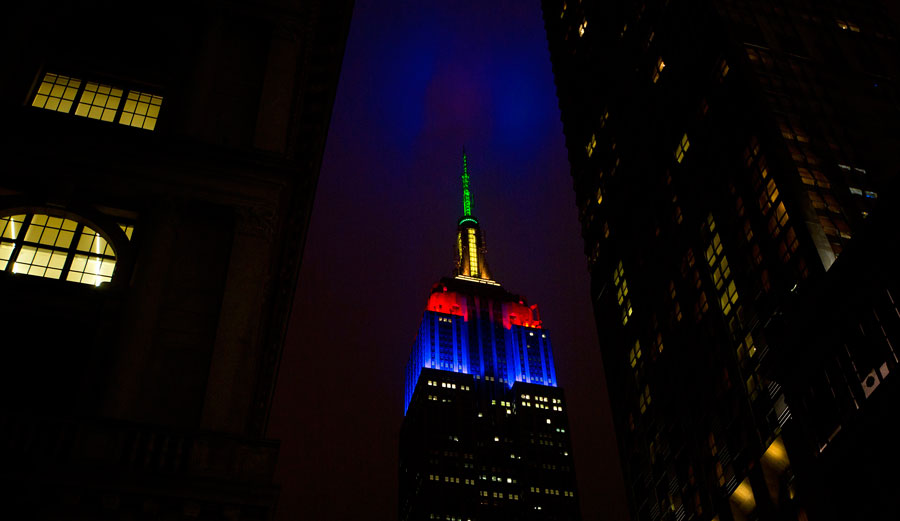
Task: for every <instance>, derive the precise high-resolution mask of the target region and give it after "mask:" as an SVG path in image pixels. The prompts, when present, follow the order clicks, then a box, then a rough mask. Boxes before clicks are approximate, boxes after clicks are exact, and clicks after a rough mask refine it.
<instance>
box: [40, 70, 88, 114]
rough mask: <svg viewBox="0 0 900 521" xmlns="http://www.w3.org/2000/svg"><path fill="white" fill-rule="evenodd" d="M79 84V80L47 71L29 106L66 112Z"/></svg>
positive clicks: (70, 106)
mask: <svg viewBox="0 0 900 521" xmlns="http://www.w3.org/2000/svg"><path fill="white" fill-rule="evenodd" d="M80 86H81V80H78V79H75V78H70V77H68V76H61V75H58V74H52V73H49V72H48V73H47V74H44V79H43V80H41V85H40V86H39V87H38V91H37V94H36V95H35V96H34V100H32V101H31V106H32V107H37V108H41V109H47V110H55V111H58V112H66V113H68V112H69V111H70V110H72V103H74V101H75V95H76V94H77V93H78V87H80Z"/></svg>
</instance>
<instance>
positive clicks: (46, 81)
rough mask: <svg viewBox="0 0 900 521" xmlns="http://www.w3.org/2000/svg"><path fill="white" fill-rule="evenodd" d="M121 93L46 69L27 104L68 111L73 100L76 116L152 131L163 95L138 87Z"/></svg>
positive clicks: (115, 89)
mask: <svg viewBox="0 0 900 521" xmlns="http://www.w3.org/2000/svg"><path fill="white" fill-rule="evenodd" d="M125 92H126V91H125V89H123V88H120V87H115V86H112V85H105V84H102V83H99V82H95V81H88V82H82V80H80V79H77V78H70V77H68V76H63V75H60V74H54V73H51V72H48V73H45V74H44V77H43V79H42V80H41V84H40V85H39V86H38V90H37V92H36V93H35V95H34V99H33V100H32V102H31V105H32V106H33V107H37V108H42V109H47V110H53V111H57V112H63V113H66V114H70V113H72V107H73V105H75V100H76V99H77V100H78V105H77V106H76V107H75V111H74V113H75V115H76V116H81V117H86V118H89V119H97V120H100V121H105V122H107V123H112V122H115V121H118V122H119V123H120V124H122V125H125V126H129V127H136V128H142V129H145V130H151V131H152V130H154V129H155V128H156V123H157V121H158V119H159V111H160V108H161V107H162V101H163V97H162V96H159V95H156V94H151V93H148V92H142V91H138V90H128V91H127V94H124V93H125ZM123 94H124V95H123ZM123 99H124V103H123Z"/></svg>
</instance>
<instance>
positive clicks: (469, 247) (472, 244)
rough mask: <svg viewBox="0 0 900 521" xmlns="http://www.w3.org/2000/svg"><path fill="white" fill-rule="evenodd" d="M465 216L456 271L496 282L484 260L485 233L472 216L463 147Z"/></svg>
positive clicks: (462, 222)
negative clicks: (492, 278)
mask: <svg viewBox="0 0 900 521" xmlns="http://www.w3.org/2000/svg"><path fill="white" fill-rule="evenodd" d="M462 186H463V216H462V217H460V218H459V223H458V226H459V233H458V235H457V237H456V271H455V272H454V275H455V276H456V277H457V278H464V279H469V280H474V281H477V282H484V283H487V284H495V285H498V286H499V284H497V283H496V282H494V281H493V280H491V276H490V275H489V274H488V269H487V264H486V263H485V260H484V253H485V246H484V234H483V233H482V231H481V228H480V227H479V226H478V219H476V218H475V217H474V216H472V193H471V192H470V191H469V163H468V158H467V157H466V149H465V148H463V169H462Z"/></svg>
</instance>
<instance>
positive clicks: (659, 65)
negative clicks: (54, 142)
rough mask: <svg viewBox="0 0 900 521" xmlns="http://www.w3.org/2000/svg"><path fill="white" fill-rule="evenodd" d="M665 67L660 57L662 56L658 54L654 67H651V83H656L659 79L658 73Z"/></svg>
mask: <svg viewBox="0 0 900 521" xmlns="http://www.w3.org/2000/svg"><path fill="white" fill-rule="evenodd" d="M665 68H666V62H664V61H663V59H662V56H660V57H659V58H658V59H657V60H656V67H654V68H653V75H652V77H651V79H652V80H653V83H656V82H657V81H659V75H660V73H662V71H663V69H665Z"/></svg>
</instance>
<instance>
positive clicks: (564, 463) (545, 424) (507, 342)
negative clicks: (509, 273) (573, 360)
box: [399, 155, 580, 521]
mask: <svg viewBox="0 0 900 521" xmlns="http://www.w3.org/2000/svg"><path fill="white" fill-rule="evenodd" d="M465 161H466V159H465V155H464V156H463V201H464V202H463V217H461V218H460V220H459V225H458V235H457V246H456V250H457V257H456V269H455V270H454V276H453V277H446V278H443V279H441V281H440V282H438V283H437V284H435V285H434V287H433V288H432V290H431V295H430V296H429V299H428V305H427V307H426V310H425V314H424V316H423V317H422V323H421V326H420V328H419V332H418V335H417V336H416V340H415V344H414V346H413V350H412V353H411V354H410V359H409V363H408V365H407V368H406V393H405V397H404V413H405V418H404V420H403V426H402V428H401V431H400V506H399V513H400V519H401V520H403V521H418V520H436V519H440V520H445V521H482V520H485V521H486V520H506V519H523V520H560V521H562V520H577V519H580V515H579V509H578V500H577V498H576V495H575V471H574V465H573V460H572V448H571V441H570V437H569V425H568V423H569V422H568V415H567V413H566V405H565V398H564V396H563V391H562V389H561V388H560V387H558V382H557V380H556V370H555V366H554V363H553V352H552V348H551V345H550V334H549V332H548V331H547V330H546V329H544V328H543V327H542V323H541V320H540V315H539V313H538V309H537V305H528V303H527V301H526V300H525V298H524V297H522V296H519V295H514V294H512V293H510V292H508V291H506V290H505V289H503V288H502V287H501V286H500V284H499V283H497V282H496V281H494V280H493V279H492V278H491V277H490V275H489V272H488V269H487V265H486V263H485V253H486V247H485V243H484V235H483V233H482V231H481V229H480V226H479V223H478V220H477V219H476V218H475V217H473V216H472V213H471V198H470V195H469V186H468V185H469V177H468V169H467V165H466V164H465Z"/></svg>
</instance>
